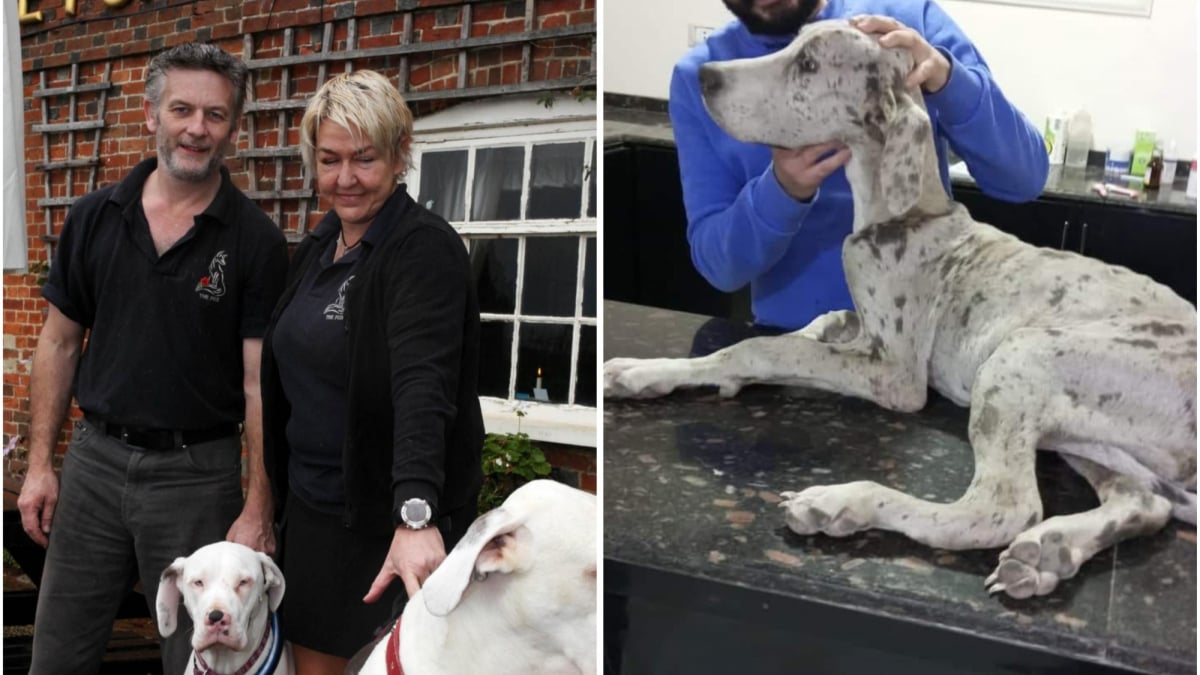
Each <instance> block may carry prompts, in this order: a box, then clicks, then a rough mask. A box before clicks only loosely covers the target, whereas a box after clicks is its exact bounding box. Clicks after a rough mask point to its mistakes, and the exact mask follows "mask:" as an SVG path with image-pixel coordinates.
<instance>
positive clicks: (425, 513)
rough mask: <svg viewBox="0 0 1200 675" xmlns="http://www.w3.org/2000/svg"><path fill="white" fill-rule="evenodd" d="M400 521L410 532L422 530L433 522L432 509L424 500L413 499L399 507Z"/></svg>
mask: <svg viewBox="0 0 1200 675" xmlns="http://www.w3.org/2000/svg"><path fill="white" fill-rule="evenodd" d="M400 520H402V521H404V526H405V527H407V528H408V529H410V530H420V529H423V528H425V527H428V526H429V521H431V520H433V508H432V507H431V506H429V502H427V501H425V500H424V499H420V498H418V497H413V498H412V499H409V500H408V501H406V502H404V504H403V505H402V506H401V507H400Z"/></svg>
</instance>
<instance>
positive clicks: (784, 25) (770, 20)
mask: <svg viewBox="0 0 1200 675" xmlns="http://www.w3.org/2000/svg"><path fill="white" fill-rule="evenodd" d="M721 1H722V2H724V3H725V7H726V8H727V9H728V10H729V11H730V12H733V15H734V16H736V17H737V18H738V19H739V20H740V21H741V22H742V23H743V24H745V26H746V29H747V30H749V31H750V32H751V33H754V34H755V35H795V34H796V33H798V32H799V31H800V27H801V26H803V25H804V24H805V23H807V22H808V21H809V20H810V19H811V18H812V16H813V13H814V11H815V10H816V9H817V5H819V4H821V2H820V0H797V1H796V5H795V6H794V7H793V6H791V3H790V0H781V2H780V5H779V6H777V7H769V8H767V10H768V11H767V12H766V16H764V15H763V14H759V13H758V12H757V11H756V10H755V9H754V0H721Z"/></svg>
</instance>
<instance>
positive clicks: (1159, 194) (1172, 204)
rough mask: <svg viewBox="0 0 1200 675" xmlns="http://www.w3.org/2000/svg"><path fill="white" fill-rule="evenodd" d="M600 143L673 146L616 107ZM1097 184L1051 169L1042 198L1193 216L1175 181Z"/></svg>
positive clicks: (665, 128) (1098, 174)
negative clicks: (1125, 192)
mask: <svg viewBox="0 0 1200 675" xmlns="http://www.w3.org/2000/svg"><path fill="white" fill-rule="evenodd" d="M604 141H605V143H623V142H624V143H647V144H650V145H659V146H667V147H674V146H675V137H674V135H673V134H672V132H671V120H670V119H669V118H668V117H667V114H666V113H663V112H656V111H649V110H638V109H631V108H622V107H616V106H605V108H604ZM950 182H951V184H952V185H964V186H974V185H975V182H974V181H973V180H971V179H970V178H969V177H964V176H957V175H951V178H950ZM1097 182H1104V171H1103V169H1101V168H1099V167H1088V168H1087V169H1068V168H1066V167H1063V166H1061V165H1059V166H1052V167H1050V174H1049V175H1048V176H1047V178H1046V188H1045V190H1044V191H1043V192H1042V197H1043V198H1056V199H1065V200H1073V201H1081V202H1089V203H1093V204H1105V205H1108V206H1119V207H1125V208H1135V209H1136V208H1145V209H1149V210H1152V211H1169V212H1172V213H1182V214H1190V215H1192V216H1195V215H1196V200H1195V199H1191V198H1189V197H1188V196H1187V191H1186V188H1187V185H1186V182H1184V181H1181V180H1176V181H1175V184H1174V185H1173V186H1170V187H1167V186H1164V187H1163V188H1160V189H1158V190H1153V191H1149V192H1145V193H1143V194H1142V195H1141V196H1140V197H1138V198H1137V199H1131V198H1126V197H1120V196H1111V197H1101V196H1100V195H1098V194H1096V193H1095V192H1093V191H1092V184H1094V183H1097Z"/></svg>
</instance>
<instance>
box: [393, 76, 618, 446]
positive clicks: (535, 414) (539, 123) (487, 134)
mask: <svg viewBox="0 0 1200 675" xmlns="http://www.w3.org/2000/svg"><path fill="white" fill-rule="evenodd" d="M597 129H598V124H597V121H596V104H595V101H576V100H574V99H573V98H571V97H570V96H565V95H561V94H560V95H557V96H556V98H555V99H554V100H553V104H552V105H551V106H549V107H547V106H546V105H544V104H543V103H541V102H538V101H537V100H535V99H534V98H531V97H517V98H508V99H502V100H487V101H477V102H472V103H467V104H464V105H460V106H456V107H454V108H451V109H450V110H447V111H444V112H441V113H436V114H433V115H429V116H427V117H423V118H421V119H418V120H417V121H416V122H415V124H414V133H413V136H414V139H413V146H412V155H413V166H412V167H411V168H410V169H409V171H408V175H407V176H406V181H407V182H408V185H409V191H410V193H411V194H412V195H413V196H414V198H416V197H418V196H419V194H418V192H419V190H420V185H421V174H420V168H421V156H422V155H423V154H424V153H426V152H430V151H449V150H463V149H473V150H479V149H482V148H497V147H523V148H525V162H524V175H523V177H522V189H521V213H525V212H526V205H527V201H528V199H529V183H530V175H531V170H532V167H531V162H530V161H529V160H530V157H531V152H532V146H533V145H544V144H552V143H579V142H582V143H584V161H585V162H587V163H588V165H589V166H588V167H587V168H586V169H585V173H584V181H585V182H584V187H583V196H582V200H581V201H582V203H581V208H580V214H581V216H580V217H579V218H569V219H538V220H523V221H481V222H472V221H470V216H471V198H472V195H471V189H470V185H471V177H472V176H473V175H474V163H475V152H468V155H467V190H466V192H467V194H466V195H465V205H464V210H463V212H464V218H465V219H466V220H463V221H452V222H451V223H450V224H451V225H453V226H454V228H455V229H456V230H457V231H458V233H459V234H460V235H461V236H462V237H463V244H464V245H468V242H469V241H470V240H471V239H490V238H495V237H497V236H502V237H518V241H519V244H518V248H517V270H518V271H517V288H516V297H517V306H516V308H515V310H514V312H513V314H512V315H508V314H492V313H482V314H481V316H480V318H481V320H483V321H488V322H496V321H502V322H508V323H513V324H514V326H513V332H514V335H515V336H516V339H514V340H513V342H512V360H511V364H512V365H511V366H510V371H509V385H508V396H507V398H499V397H493V396H480V397H479V401H480V406H481V407H482V408H483V417H484V426H485V428H486V429H487V431H488V432H489V433H514V432H516V431H518V430H520V431H522V432H524V433H527V434H529V436H530V438H533V439H536V440H541V441H546V442H551V443H562V444H565V445H575V446H583V447H596V444H597V436H596V430H597V426H598V410H597V408H595V407H592V406H584V405H578V404H574V403H571V404H562V403H543V402H537V401H531V400H526V399H516V397H515V387H516V368H517V365H518V362H517V353H518V348H519V346H520V325H521V323H523V322H526V323H537V324H541V325H547V324H558V325H568V326H571V327H572V340H571V368H572V372H573V376H572V377H571V378H570V390H569V392H568V400H571V401H574V400H575V399H576V394H577V391H576V383H577V381H578V374H577V373H576V372H575V369H576V368H578V367H579V365H580V364H579V363H578V361H579V344H580V333H581V331H582V328H583V327H584V326H592V327H594V328H596V330H597V348H599V325H598V321H597V319H598V316H592V317H585V316H583V315H582V308H583V293H584V281H585V277H584V275H585V267H584V260H585V255H586V250H587V240H588V239H589V238H591V239H593V240H596V241H594V243H593V245H594V246H596V247H597V251H596V253H597V255H596V260H597V266H598V265H599V260H600V256H599V249H598V247H599V241H598V239H597V235H598V227H597V218H596V217H595V216H587V215H586V214H587V212H588V207H589V200H590V199H591V190H590V188H589V185H588V183H587V181H595V180H597V178H598V176H596V175H595V174H596V167H595V166H594V165H593V162H592V157H593V153H595V155H596V156H597V158H598V155H599V150H600V148H599V147H597V145H596V143H597V140H598V133H597ZM597 194H599V191H598V190H597ZM597 206H599V205H597ZM567 235H576V236H578V237H579V249H578V258H577V260H578V264H577V275H578V276H577V279H576V286H575V310H574V316H541V315H536V316H535V315H526V314H523V313H522V311H521V296H522V289H523V284H524V278H525V243H526V239H527V237H528V236H567ZM593 273H594V274H595V275H596V278H597V279H598V278H599V270H598V269H597V270H594V272H593ZM599 302H600V295H599V290H598V289H597V291H596V303H597V315H598V314H599ZM597 357H598V355H597ZM596 400H597V401H598V400H599V391H597V392H596ZM517 409H520V410H521V411H522V412H523V413H524V417H518V415H517V413H516V410H517Z"/></svg>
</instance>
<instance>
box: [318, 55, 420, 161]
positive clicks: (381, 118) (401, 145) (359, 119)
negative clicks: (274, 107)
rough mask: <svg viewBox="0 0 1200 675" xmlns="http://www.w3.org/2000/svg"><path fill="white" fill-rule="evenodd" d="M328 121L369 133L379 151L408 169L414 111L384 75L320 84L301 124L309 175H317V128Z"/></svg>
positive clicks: (366, 73)
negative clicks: (409, 142) (409, 141)
mask: <svg viewBox="0 0 1200 675" xmlns="http://www.w3.org/2000/svg"><path fill="white" fill-rule="evenodd" d="M325 120H329V121H330V122H333V123H335V124H337V125H339V126H341V127H343V128H345V129H346V130H347V131H349V132H350V133H352V134H358V133H362V134H366V140H367V141H369V142H370V144H371V145H373V146H375V149H376V150H378V151H379V152H381V153H383V154H384V155H386V156H387V158H388V159H389V160H391V161H396V160H399V161H400V162H401V163H402V164H403V166H404V169H405V170H406V171H407V170H408V165H409V163H410V160H411V159H412V155H411V153H410V150H409V144H408V142H407V141H408V140H409V139H410V138H411V137H412V128H413V116H412V111H410V110H409V109H408V104H407V103H405V102H404V97H402V96H401V95H400V92H399V91H397V89H396V87H394V86H392V83H391V82H389V81H388V79H387V78H386V77H384V76H383V75H380V74H379V73H377V72H375V71H373V70H356V71H354V72H352V73H343V74H341V75H338V76H336V77H334V78H333V79H331V80H329V81H328V82H326V83H325V84H323V85H321V88H320V89H318V90H317V93H316V94H314V95H313V97H312V99H310V100H309V102H308V107H307V108H306V109H305V111H304V118H303V119H302V120H301V121H300V156H301V157H302V158H303V160H304V166H305V167H307V168H308V172H309V175H310V176H315V175H317V163H316V162H317V160H316V155H317V128H318V127H320V126H321V122H323V121H325ZM355 140H356V141H359V142H361V140H362V139H357V138H356V139H355ZM364 145H366V144H365V143H364Z"/></svg>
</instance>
